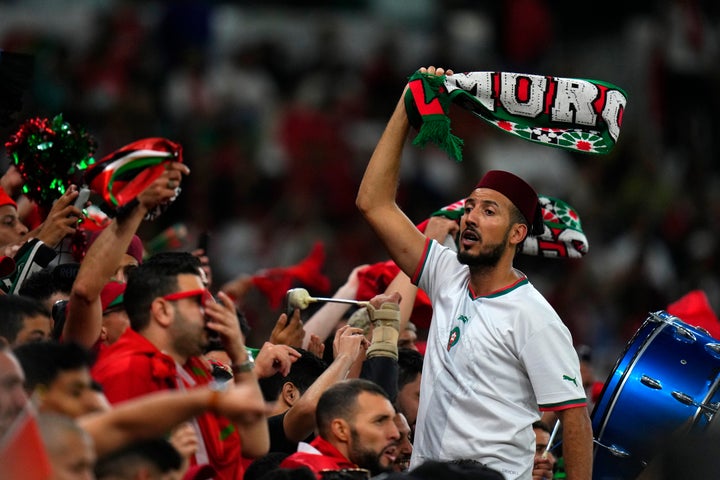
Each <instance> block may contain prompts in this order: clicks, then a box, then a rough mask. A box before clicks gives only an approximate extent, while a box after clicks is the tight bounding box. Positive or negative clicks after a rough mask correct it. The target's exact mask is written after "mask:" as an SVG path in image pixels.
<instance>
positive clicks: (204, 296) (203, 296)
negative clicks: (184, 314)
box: [161, 288, 215, 307]
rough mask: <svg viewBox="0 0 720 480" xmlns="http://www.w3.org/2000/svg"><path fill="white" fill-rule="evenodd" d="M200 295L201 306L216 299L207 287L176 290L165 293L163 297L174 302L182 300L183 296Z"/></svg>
mask: <svg viewBox="0 0 720 480" xmlns="http://www.w3.org/2000/svg"><path fill="white" fill-rule="evenodd" d="M193 297H199V300H200V306H201V307H205V305H207V304H208V303H214V302H215V299H214V298H213V296H212V293H210V290H208V289H207V288H198V289H195V290H187V291H185V292H175V293H169V294H167V295H163V296H162V297H161V298H162V299H164V300H167V301H168V302H174V301H176V300H182V299H183V298H193Z"/></svg>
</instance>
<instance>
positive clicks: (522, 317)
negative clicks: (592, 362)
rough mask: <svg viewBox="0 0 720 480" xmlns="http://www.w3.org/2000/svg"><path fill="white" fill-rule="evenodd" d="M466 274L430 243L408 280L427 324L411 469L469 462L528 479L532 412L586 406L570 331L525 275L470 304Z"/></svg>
mask: <svg viewBox="0 0 720 480" xmlns="http://www.w3.org/2000/svg"><path fill="white" fill-rule="evenodd" d="M469 278H470V275H469V269H468V267H467V266H466V265H462V264H460V263H459V262H458V260H457V255H456V253H455V252H454V251H452V250H451V249H448V248H446V247H443V246H441V245H439V244H438V243H437V242H435V241H430V242H428V244H427V245H426V251H425V254H424V258H423V260H422V261H421V263H420V266H419V267H418V271H417V273H416V275H414V277H413V281H414V282H415V283H416V284H417V285H418V286H419V287H420V288H422V289H423V290H424V291H425V292H426V293H427V294H428V296H429V297H430V300H431V303H432V306H433V317H432V322H431V325H430V330H429V333H428V341H427V348H426V353H425V361H424V367H423V375H422V382H421V388H420V406H419V411H418V419H417V425H416V431H415V437H414V441H413V456H412V461H411V468H413V467H415V466H417V465H419V464H421V463H423V462H424V461H426V460H453V459H474V460H478V461H480V462H482V463H484V464H486V465H488V466H489V467H492V468H495V469H496V470H499V471H500V472H502V473H503V475H505V478H506V479H507V480H512V479H530V478H531V473H532V466H533V456H534V452H535V434H534V432H533V430H532V423H533V422H534V421H536V420H539V418H540V416H539V413H538V412H539V410H556V409H561V408H567V406H569V405H584V404H585V402H586V400H585V392H584V390H583V386H582V382H581V379H580V365H579V361H578V357H577V354H576V352H575V349H574V348H573V343H572V338H571V335H570V332H569V330H568V329H567V327H566V326H565V324H563V323H562V320H560V317H559V316H558V315H557V313H556V312H555V311H554V310H553V308H552V307H551V306H550V304H549V303H548V302H547V301H546V300H545V298H543V296H542V295H541V294H540V292H538V291H537V290H536V289H535V287H533V286H532V285H531V284H530V282H529V281H528V280H527V278H525V277H524V276H523V277H522V278H521V279H520V280H518V281H517V282H515V283H514V284H512V285H508V286H507V287H505V288H503V289H501V290H499V291H497V292H494V293H492V294H490V295H485V296H479V297H476V296H474V295H473V292H472V291H471V290H470V288H469V283H468V282H469Z"/></svg>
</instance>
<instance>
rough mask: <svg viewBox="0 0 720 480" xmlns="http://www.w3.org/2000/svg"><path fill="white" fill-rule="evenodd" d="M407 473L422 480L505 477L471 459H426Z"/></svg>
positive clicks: (475, 479) (491, 479)
mask: <svg viewBox="0 0 720 480" xmlns="http://www.w3.org/2000/svg"><path fill="white" fill-rule="evenodd" d="M409 473H410V475H411V476H412V477H413V478H418V479H422V480H436V479H438V478H452V479H453V480H504V479H505V476H504V475H503V474H502V473H500V472H499V471H497V470H495V469H493V468H490V467H488V466H487V465H484V464H482V463H480V462H478V461H477V460H472V459H457V460H449V461H439V460H428V461H426V462H424V463H423V464H421V465H419V466H417V467H416V468H414V469H412V470H410V472H409Z"/></svg>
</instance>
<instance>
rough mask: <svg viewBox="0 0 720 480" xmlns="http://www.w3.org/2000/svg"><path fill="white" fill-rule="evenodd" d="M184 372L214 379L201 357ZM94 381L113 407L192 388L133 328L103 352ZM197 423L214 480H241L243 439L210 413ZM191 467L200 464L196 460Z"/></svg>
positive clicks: (200, 381) (195, 378)
mask: <svg viewBox="0 0 720 480" xmlns="http://www.w3.org/2000/svg"><path fill="white" fill-rule="evenodd" d="M183 370H184V372H185V373H186V374H187V375H186V376H185V378H188V377H189V378H192V381H193V382H194V383H195V384H196V385H205V384H207V383H209V382H210V381H211V380H212V375H211V371H210V368H209V365H208V364H207V363H206V362H205V361H204V360H203V359H202V358H198V357H191V358H190V359H189V360H188V361H187V363H186V364H185V365H183ZM92 376H93V378H94V379H95V380H96V381H98V382H99V383H100V384H101V385H102V386H103V389H104V391H105V395H106V396H107V398H108V400H109V401H110V403H113V404H114V403H119V402H122V401H124V400H128V399H131V398H135V397H139V396H141V395H145V394H148V393H152V392H157V391H161V390H170V389H178V388H180V387H182V388H193V385H192V384H188V382H186V381H184V380H180V382H182V385H179V384H178V372H177V370H176V366H175V361H174V360H173V359H172V358H171V357H169V356H168V355H165V354H164V353H162V352H161V351H160V350H158V349H157V348H156V347H155V345H153V344H152V343H150V341H149V340H147V339H146V338H145V337H143V336H142V335H140V334H139V333H137V332H135V331H134V330H132V329H131V328H128V329H127V330H125V333H123V334H122V336H120V338H119V339H118V341H117V342H115V343H114V344H112V345H110V346H109V347H107V348H103V349H102V350H101V351H100V355H99V357H98V360H97V362H96V363H95V365H94V366H93V368H92ZM196 419H197V423H198V425H199V427H200V431H201V432H202V437H203V438H202V440H203V442H204V444H205V449H206V450H207V455H208V463H209V464H210V465H212V466H213V467H214V468H215V470H217V472H218V475H217V476H216V477H215V478H216V479H222V480H242V478H243V475H244V473H245V469H244V466H243V463H242V462H241V443H240V435H239V433H238V431H237V428H236V427H235V425H234V424H233V423H232V422H231V421H230V420H228V419H227V418H225V417H220V416H216V415H214V414H212V413H210V412H206V413H204V414H202V415H199V416H198V417H196ZM192 463H193V464H195V463H196V462H195V459H193V462H192Z"/></svg>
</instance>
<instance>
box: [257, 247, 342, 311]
mask: <svg viewBox="0 0 720 480" xmlns="http://www.w3.org/2000/svg"><path fill="white" fill-rule="evenodd" d="M324 263H325V245H324V244H323V243H322V242H315V244H314V245H313V247H312V250H310V253H309V254H308V256H307V257H305V258H304V259H303V260H302V261H301V262H300V263H298V264H297V265H293V266H290V267H275V268H267V269H263V270H260V271H259V272H257V273H256V274H255V275H253V277H252V282H253V285H255V287H256V288H257V289H258V290H259V291H260V292H262V293H263V294H264V295H265V296H266V297H267V299H268V302H269V303H270V306H271V307H272V308H278V307H280V304H281V303H282V299H283V298H284V297H285V292H287V291H288V289H290V288H291V287H292V286H293V285H294V284H300V285H302V286H304V287H307V288H308V289H311V290H315V291H320V292H323V293H324V292H327V291H328V290H330V279H328V278H327V277H326V276H325V275H324V274H323V273H322V267H323V264H324Z"/></svg>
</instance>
